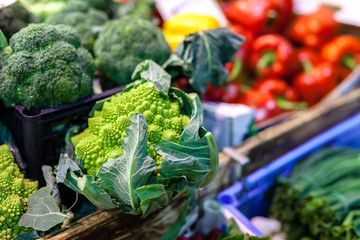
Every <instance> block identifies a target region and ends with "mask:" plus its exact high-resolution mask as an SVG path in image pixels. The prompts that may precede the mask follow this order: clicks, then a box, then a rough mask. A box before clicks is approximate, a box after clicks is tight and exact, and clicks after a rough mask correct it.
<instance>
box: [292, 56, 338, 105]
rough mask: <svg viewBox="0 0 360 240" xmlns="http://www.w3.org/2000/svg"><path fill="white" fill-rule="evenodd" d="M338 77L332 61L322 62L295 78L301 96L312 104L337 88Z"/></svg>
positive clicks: (296, 87)
mask: <svg viewBox="0 0 360 240" xmlns="http://www.w3.org/2000/svg"><path fill="white" fill-rule="evenodd" d="M338 77H339V72H338V69H337V68H336V66H334V65H333V64H332V63H330V62H322V63H320V64H318V65H316V66H315V67H313V68H312V69H307V71H306V72H303V73H300V74H299V75H298V76H297V77H296V78H295V80H294V86H295V89H296V90H297V91H298V93H299V94H300V97H301V98H302V99H303V100H304V101H305V102H307V103H308V105H309V106H312V105H314V104H316V103H317V102H319V101H320V100H321V98H323V97H324V96H325V95H326V94H328V93H329V92H330V91H331V90H332V89H333V88H335V86H336V84H337V82H338Z"/></svg>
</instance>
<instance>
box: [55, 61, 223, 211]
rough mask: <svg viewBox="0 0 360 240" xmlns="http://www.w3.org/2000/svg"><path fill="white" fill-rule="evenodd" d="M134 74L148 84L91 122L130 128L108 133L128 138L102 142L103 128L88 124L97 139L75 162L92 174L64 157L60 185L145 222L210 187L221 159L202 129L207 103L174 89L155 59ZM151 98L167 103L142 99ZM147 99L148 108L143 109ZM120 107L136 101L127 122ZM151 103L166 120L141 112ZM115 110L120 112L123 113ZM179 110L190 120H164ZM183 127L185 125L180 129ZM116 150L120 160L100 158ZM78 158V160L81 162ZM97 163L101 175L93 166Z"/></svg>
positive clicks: (127, 92)
mask: <svg viewBox="0 0 360 240" xmlns="http://www.w3.org/2000/svg"><path fill="white" fill-rule="evenodd" d="M133 76H134V78H137V77H139V78H142V80H139V81H135V82H133V83H132V84H130V85H129V86H127V88H126V89H124V91H123V92H122V93H120V94H118V95H115V96H113V97H111V99H110V100H109V101H108V102H105V103H103V105H102V109H101V111H99V109H98V108H99V106H97V109H98V110H97V111H94V112H93V117H92V118H90V119H93V118H101V117H103V118H104V119H103V120H104V121H109V123H107V124H111V125H112V126H115V128H114V129H116V126H118V127H123V126H126V128H125V129H126V130H125V132H121V134H119V132H116V131H110V132H109V135H107V136H112V137H113V136H115V134H113V133H114V132H115V133H116V134H118V135H119V136H120V135H121V136H123V137H121V138H120V139H121V141H119V142H118V141H116V142H115V143H114V142H104V143H101V141H100V140H101V139H99V138H98V137H96V136H97V135H96V134H99V132H100V134H102V133H103V131H104V130H101V131H97V128H98V125H92V124H94V123H95V122H93V121H91V122H90V119H89V128H90V132H91V131H92V135H90V137H85V138H84V139H83V140H81V141H80V142H79V143H78V145H77V146H76V148H80V147H81V148H80V150H81V151H80V150H78V151H76V150H75V153H76V152H78V153H80V154H82V155H81V156H83V157H86V159H77V160H76V162H77V163H80V162H84V161H82V160H85V165H84V166H85V169H87V173H86V172H85V170H84V169H81V168H80V167H79V165H77V163H75V162H74V161H72V160H71V159H70V158H68V157H65V156H61V158H60V161H59V166H58V171H57V181H58V182H62V183H64V184H65V185H67V186H68V187H70V188H71V189H73V190H74V191H76V192H78V193H80V194H84V195H85V196H86V197H87V198H88V199H89V200H90V201H91V202H92V203H94V204H95V205H96V206H98V207H100V208H104V209H109V208H116V207H120V208H122V210H123V211H124V212H125V213H131V214H142V215H143V217H146V216H148V215H149V214H151V213H152V212H154V211H156V210H158V209H160V208H162V207H164V206H166V205H167V204H168V203H169V202H170V201H172V200H173V199H176V198H179V197H181V196H187V195H190V194H191V193H193V192H194V191H196V190H198V189H199V188H202V187H204V186H205V185H206V184H208V183H209V181H210V180H211V179H212V178H213V176H214V175H215V173H216V171H217V168H218V160H219V159H218V150H217V147H216V144H215V141H214V139H213V137H212V135H211V133H209V132H208V131H206V130H205V129H204V128H203V127H202V108H201V102H200V100H199V97H198V96H197V95H196V94H189V95H188V94H185V93H184V92H182V91H180V90H179V89H174V88H170V78H169V77H168V75H167V73H166V72H165V71H164V70H163V69H162V68H161V67H160V66H158V65H157V64H156V63H154V62H152V61H145V62H144V63H142V64H141V65H139V66H138V67H137V68H136V71H135V73H134V74H133ZM149 88H151V89H150V90H149ZM139 89H140V91H139V92H140V93H144V92H143V90H144V91H145V95H144V94H136V95H131V94H132V93H134V92H136V91H134V90H137V91H138V90H139ZM149 91H150V94H149ZM139 92H136V93H139ZM160 93H161V94H160ZM147 95H149V96H148V97H150V98H149V99H150V100H152V101H153V100H154V98H155V96H158V95H161V99H163V100H158V99H157V98H155V99H157V100H156V101H154V102H149V101H150V100H146V101H143V100H141V98H143V97H147ZM131 96H132V97H133V98H132V97H131ZM129 97H130V98H129ZM132 102H134V103H132ZM143 102H145V103H144V104H142V103H143ZM114 103H119V104H118V105H116V108H110V106H112V105H111V104H114ZM122 103H124V104H125V105H126V106H127V107H129V106H130V105H129V103H130V104H133V105H132V106H130V107H131V109H133V110H132V111H131V112H129V113H127V114H128V115H126V116H125V117H124V116H123V115H122V113H123V112H124V111H125V110H124V105H122ZM138 103H141V104H140V107H136V108H134V105H135V104H138ZM156 104H157V105H156ZM147 105H151V106H152V105H154V107H153V110H154V111H159V110H161V113H162V114H164V116H160V115H157V116H158V117H156V116H155V117H154V118H152V115H151V114H150V113H149V112H148V110H144V109H143V107H144V108H145V107H147V108H149V106H147ZM166 105H171V108H170V109H169V110H167V109H165V110H163V107H164V106H166ZM134 109H135V110H134ZM110 110H111V111H110ZM117 110H120V112H118V113H117V112H116V111H117ZM121 111H122V112H121ZM180 112H181V114H183V117H186V118H184V119H185V120H186V119H187V121H186V122H182V120H181V118H180V117H178V118H177V119H175V118H174V117H173V118H174V119H173V122H171V121H170V122H168V124H165V120H169V119H166V118H165V117H166V116H174V115H175V114H178V113H180ZM130 116H131V118H130ZM127 117H129V118H130V119H129V120H128V121H129V122H128V125H123V124H122V125H121V124H120V125H116V124H118V123H119V122H120V123H123V120H124V119H125V120H126V119H127ZM154 119H155V120H156V121H157V122H158V123H157V124H159V126H162V127H163V128H164V129H156V131H155V130H154V128H153V127H152V129H150V127H151V126H153V125H154V123H153V120H154ZM118 120H119V121H118ZM155 120H154V121H155ZM178 120H179V121H178ZM149 122H151V124H149ZM98 123H102V121H101V122H99V121H98ZM180 123H182V124H184V123H186V124H185V126H182V124H180ZM160 124H161V125H160ZM106 128H107V126H106ZM171 128H174V129H176V131H178V132H175V130H174V129H171ZM179 130H181V131H182V132H181V131H180V132H179ZM162 131H163V133H161V132H162ZM173 132H175V133H176V134H177V138H174V136H172V135H171V134H172V133H173ZM159 133H161V134H159ZM180 133H181V134H180ZM81 134H82V133H81ZM85 135H86V134H85ZM149 136H150V138H149ZM175 136H176V135H175ZM115 137H116V136H115ZM154 138H155V139H156V141H154V140H153V139H154ZM115 139H117V138H115ZM118 143H121V150H122V151H117V149H118V147H117V145H116V144H118ZM102 144H103V145H102ZM114 146H116V148H115V150H116V151H117V152H116V155H115V157H111V156H110V155H106V154H103V153H101V152H102V151H108V149H110V150H111V152H112V148H114ZM93 150H95V152H93ZM100 153H101V154H103V155H101V154H100ZM79 156H80V155H77V157H78V158H79ZM105 156H109V157H105ZM88 157H89V158H88ZM99 163H101V166H100V167H99V168H100V170H96V169H95V168H93V166H95V165H96V164H99ZM190 168H191V169H190ZM84 186H85V187H84Z"/></svg>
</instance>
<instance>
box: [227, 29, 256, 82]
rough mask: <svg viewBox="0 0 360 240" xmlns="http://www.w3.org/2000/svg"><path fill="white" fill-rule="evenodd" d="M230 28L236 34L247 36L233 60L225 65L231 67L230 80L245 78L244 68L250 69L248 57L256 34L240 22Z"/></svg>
mask: <svg viewBox="0 0 360 240" xmlns="http://www.w3.org/2000/svg"><path fill="white" fill-rule="evenodd" d="M229 30H230V31H231V32H233V33H235V34H238V35H242V36H244V37H245V42H244V43H243V44H242V45H241V46H240V48H239V49H238V51H237V52H236V53H235V54H234V57H233V61H232V62H231V63H228V64H227V65H225V68H227V69H231V70H230V71H229V72H230V74H229V81H233V80H236V79H237V80H239V79H241V78H245V76H244V73H245V72H244V70H245V69H248V67H249V66H248V61H247V59H248V57H249V55H250V50H251V49H250V48H251V44H252V42H253V41H254V35H253V33H252V32H250V31H249V30H247V29H245V28H244V27H243V26H241V25H238V24H231V25H230V26H229Z"/></svg>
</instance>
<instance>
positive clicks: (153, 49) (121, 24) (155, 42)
mask: <svg viewBox="0 0 360 240" xmlns="http://www.w3.org/2000/svg"><path fill="white" fill-rule="evenodd" d="M94 53H95V57H96V60H95V63H96V68H97V69H99V70H100V71H101V72H103V73H104V74H105V75H106V76H107V77H108V78H109V79H111V80H113V81H115V82H116V83H118V84H119V85H124V84H127V83H130V82H131V81H132V80H131V74H132V72H133V71H134V68H135V67H136V65H137V64H139V63H140V62H142V61H144V60H146V59H152V60H153V61H155V62H156V63H158V64H163V63H164V62H165V61H166V60H167V59H168V57H169V55H170V47H169V45H168V44H167V43H166V41H165V39H164V36H163V34H162V32H161V30H160V29H159V28H157V27H155V26H154V25H153V24H152V23H151V22H150V21H148V20H145V19H141V18H138V17H132V16H128V17H124V18H121V19H119V20H111V21H109V22H107V23H106V24H105V25H104V26H103V27H102V28H101V31H100V34H99V37H98V39H97V40H96V42H95V45H94Z"/></svg>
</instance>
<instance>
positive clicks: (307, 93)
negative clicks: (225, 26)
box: [203, 0, 360, 122]
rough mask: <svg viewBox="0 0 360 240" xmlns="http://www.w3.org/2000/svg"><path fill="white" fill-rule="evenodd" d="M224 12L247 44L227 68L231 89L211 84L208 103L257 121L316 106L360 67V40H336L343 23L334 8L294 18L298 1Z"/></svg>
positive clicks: (250, 4) (246, 3)
mask: <svg viewBox="0 0 360 240" xmlns="http://www.w3.org/2000/svg"><path fill="white" fill-rule="evenodd" d="M222 7H223V11H224V13H225V15H226V16H227V18H228V20H229V22H230V26H229V29H230V30H231V31H232V32H234V33H236V34H240V35H243V36H244V37H245V38H246V40H245V43H244V44H243V45H242V46H241V47H240V49H239V50H238V52H237V53H236V55H235V56H234V59H233V62H232V63H229V64H227V65H226V66H225V67H226V68H228V70H229V71H230V77H229V83H228V84H227V86H224V87H222V88H214V87H213V86H210V85H209V86H208V87H209V88H208V91H207V92H206V93H205V94H204V96H203V98H204V100H208V101H222V102H227V103H242V104H246V105H248V106H251V107H254V108H255V109H256V114H255V120H256V122H262V121H264V120H267V119H269V118H272V117H274V116H276V115H278V114H280V113H282V112H284V111H289V110H294V109H301V108H304V107H306V105H307V106H312V105H314V104H316V103H317V102H319V101H320V100H321V98H323V97H324V96H325V95H326V94H328V93H329V92H330V91H331V90H332V89H333V88H334V87H335V86H336V85H337V84H338V83H339V82H341V81H342V80H343V79H344V78H346V76H347V75H348V74H349V73H350V72H351V71H352V70H353V69H354V68H355V67H356V65H357V64H358V63H360V40H359V39H357V38H355V37H353V36H350V35H336V32H337V30H338V27H339V23H338V22H337V21H336V20H335V18H334V13H333V11H332V10H330V9H329V8H325V7H321V8H320V9H319V10H318V11H316V12H314V13H311V14H308V15H302V16H295V15H294V14H293V0H234V1H231V2H224V3H223V5H222ZM304 103H306V104H304Z"/></svg>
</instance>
